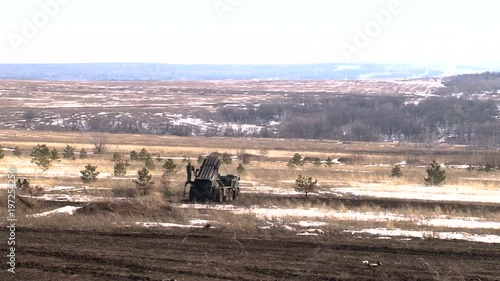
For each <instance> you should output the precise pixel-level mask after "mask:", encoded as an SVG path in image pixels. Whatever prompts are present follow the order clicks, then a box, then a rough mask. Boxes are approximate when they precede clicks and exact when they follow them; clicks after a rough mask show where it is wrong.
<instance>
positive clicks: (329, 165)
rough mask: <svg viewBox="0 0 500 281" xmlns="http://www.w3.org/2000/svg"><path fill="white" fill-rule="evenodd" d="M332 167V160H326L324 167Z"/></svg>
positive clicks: (329, 158)
mask: <svg viewBox="0 0 500 281" xmlns="http://www.w3.org/2000/svg"><path fill="white" fill-rule="evenodd" d="M332 165H333V160H332V158H331V157H328V158H326V161H325V167H328V168H330V167H331V166H332Z"/></svg>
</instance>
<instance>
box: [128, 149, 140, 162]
mask: <svg viewBox="0 0 500 281" xmlns="http://www.w3.org/2000/svg"><path fill="white" fill-rule="evenodd" d="M130 160H132V161H139V154H138V153H137V151H135V150H133V151H131V152H130Z"/></svg>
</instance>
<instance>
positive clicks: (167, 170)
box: [161, 159, 177, 175]
mask: <svg viewBox="0 0 500 281" xmlns="http://www.w3.org/2000/svg"><path fill="white" fill-rule="evenodd" d="M161 168H162V170H163V174H164V175H165V174H173V173H175V172H177V171H176V169H177V164H175V163H174V160H172V159H167V161H165V163H163V166H161Z"/></svg>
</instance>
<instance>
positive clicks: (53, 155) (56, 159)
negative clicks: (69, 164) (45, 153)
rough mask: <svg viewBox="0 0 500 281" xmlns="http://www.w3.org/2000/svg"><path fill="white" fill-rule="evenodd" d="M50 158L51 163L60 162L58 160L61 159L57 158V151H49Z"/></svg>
mask: <svg viewBox="0 0 500 281" xmlns="http://www.w3.org/2000/svg"><path fill="white" fill-rule="evenodd" d="M50 158H51V159H52V160H53V161H60V160H59V159H61V156H59V151H57V149H55V148H54V149H52V150H51V151H50Z"/></svg>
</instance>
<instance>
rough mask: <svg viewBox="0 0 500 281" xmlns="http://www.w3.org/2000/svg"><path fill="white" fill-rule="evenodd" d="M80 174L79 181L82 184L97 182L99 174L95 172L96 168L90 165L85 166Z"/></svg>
mask: <svg viewBox="0 0 500 281" xmlns="http://www.w3.org/2000/svg"><path fill="white" fill-rule="evenodd" d="M80 173H81V174H82V175H81V176H80V179H81V180H82V182H83V183H91V182H95V181H97V176H98V175H99V174H100V173H99V172H98V171H97V166H92V165H90V164H88V165H87V166H85V170H81V171H80Z"/></svg>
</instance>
